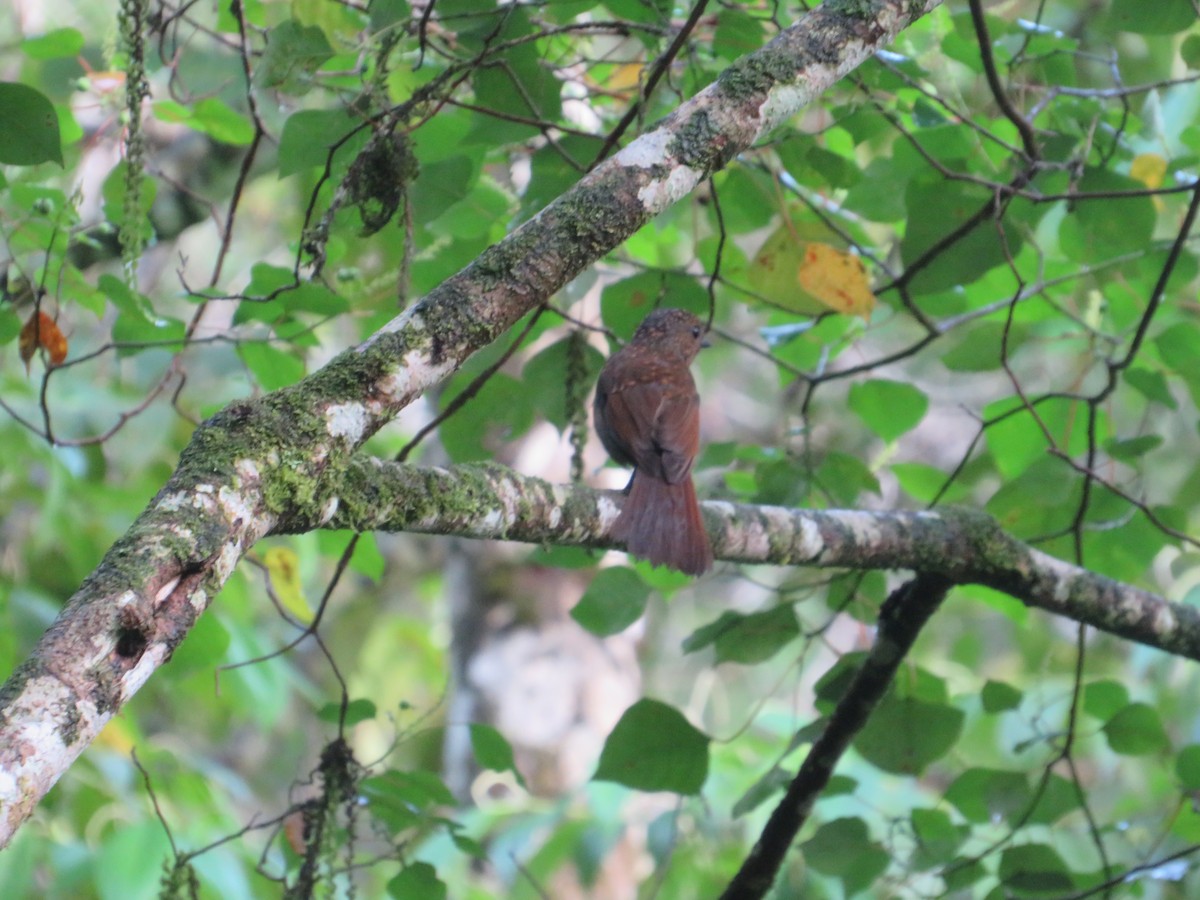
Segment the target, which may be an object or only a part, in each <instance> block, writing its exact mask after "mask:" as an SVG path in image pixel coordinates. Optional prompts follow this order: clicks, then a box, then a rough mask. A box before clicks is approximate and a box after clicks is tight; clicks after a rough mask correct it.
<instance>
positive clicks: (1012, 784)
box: [946, 768, 1032, 825]
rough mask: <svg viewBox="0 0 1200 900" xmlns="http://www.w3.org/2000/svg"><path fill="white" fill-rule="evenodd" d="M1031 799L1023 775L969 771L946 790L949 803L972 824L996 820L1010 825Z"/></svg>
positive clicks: (986, 770)
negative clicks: (998, 819)
mask: <svg viewBox="0 0 1200 900" xmlns="http://www.w3.org/2000/svg"><path fill="white" fill-rule="evenodd" d="M1031 799H1032V795H1031V793H1030V790H1029V783H1028V781H1026V776H1025V774H1024V773H1022V772H1005V771H1002V770H999V769H986V768H977V769H967V771H965V772H963V773H962V774H961V775H959V776H958V778H956V779H954V782H953V783H952V784H951V785H950V787H949V788H947V789H946V800H947V801H949V802H950V803H952V804H953V805H954V806H955V808H957V809H958V811H959V812H960V813H962V814H963V816H964V817H965V818H966V819H967V821H969V822H975V823H976V824H980V825H982V824H984V823H989V822H993V821H994V819H996V818H997V817H999V818H1003V819H1006V820H1009V821H1013V820H1015V818H1017V817H1019V816H1021V815H1022V814H1023V813H1024V812H1025V810H1026V809H1028V807H1029V803H1030V800H1031Z"/></svg>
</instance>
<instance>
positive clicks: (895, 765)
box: [854, 694, 966, 775]
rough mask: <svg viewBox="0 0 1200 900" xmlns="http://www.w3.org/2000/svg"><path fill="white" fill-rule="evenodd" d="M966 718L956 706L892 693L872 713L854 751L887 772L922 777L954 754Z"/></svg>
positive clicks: (855, 744) (855, 743)
mask: <svg viewBox="0 0 1200 900" xmlns="http://www.w3.org/2000/svg"><path fill="white" fill-rule="evenodd" d="M965 718H966V716H965V714H964V713H963V711H962V710H961V709H957V708H955V707H953V706H948V705H946V704H942V703H929V702H926V701H924V700H920V699H917V698H916V697H897V696H895V695H892V694H889V695H888V696H887V697H885V698H884V699H883V701H882V702H881V703H880V704H879V706H878V707H876V709H875V711H874V712H873V713H872V714H871V718H870V720H868V722H867V725H866V727H865V728H864V729H863V730H862V731H861V732H860V733H859V736H858V738H857V739H856V740H855V742H854V749H855V750H857V751H858V752H859V753H860V754H861V755H862V756H863V758H864V759H866V760H867V762H869V763H871V764H872V765H873V766H875V767H876V768H879V769H882V770H883V771H885V772H892V773H895V774H902V775H919V774H920V773H921V772H923V771H924V770H925V768H926V767H927V766H928V765H929V764H930V763H932V762H934V761H935V760H938V759H941V758H942V757H943V756H945V755H946V754H947V753H948V752H950V748H952V747H953V746H954V744H955V742H957V741H958V738H959V735H960V734H962V728H963V721H964V720H965ZM918 723H919V724H918Z"/></svg>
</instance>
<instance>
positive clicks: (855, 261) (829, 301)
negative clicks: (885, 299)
mask: <svg viewBox="0 0 1200 900" xmlns="http://www.w3.org/2000/svg"><path fill="white" fill-rule="evenodd" d="M797 280H798V281H799V282H800V287H802V288H803V289H804V290H805V291H807V292H808V293H810V294H812V295H813V296H814V297H816V298H817V299H818V300H820V301H821V302H822V303H824V304H825V305H826V306H828V307H829V308H830V309H832V310H834V311H835V312H840V313H847V314H850V315H858V316H862V317H863V318H867V317H868V316H870V314H871V310H872V309H874V308H875V295H874V294H872V293H871V286H870V282H868V281H867V270H866V268H865V267H864V266H863V263H862V260H861V259H859V258H858V257H857V256H855V255H854V254H853V253H847V252H846V251H845V250H839V249H838V248H837V247H831V246H829V245H828V244H809V245H808V246H807V247H806V248H805V250H804V262H802V263H801V264H800V271H799V273H798V274H797Z"/></svg>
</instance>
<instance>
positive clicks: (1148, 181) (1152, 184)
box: [1129, 153, 1167, 189]
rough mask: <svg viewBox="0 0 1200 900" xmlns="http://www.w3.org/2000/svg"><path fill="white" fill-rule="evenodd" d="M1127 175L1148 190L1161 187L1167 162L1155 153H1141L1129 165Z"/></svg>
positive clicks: (1165, 173)
mask: <svg viewBox="0 0 1200 900" xmlns="http://www.w3.org/2000/svg"><path fill="white" fill-rule="evenodd" d="M1129 175H1130V177H1131V178H1136V179H1137V180H1138V181H1140V182H1141V183H1142V184H1144V185H1145V186H1146V187H1148V188H1151V189H1154V188H1158V187H1162V183H1163V179H1164V178H1165V177H1166V175H1167V161H1166V160H1165V159H1163V158H1162V157H1161V156H1159V155H1158V154H1157V153H1141V154H1139V155H1137V156H1135V157H1134V158H1133V162H1132V163H1130V165H1129Z"/></svg>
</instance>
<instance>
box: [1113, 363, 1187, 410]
mask: <svg viewBox="0 0 1200 900" xmlns="http://www.w3.org/2000/svg"><path fill="white" fill-rule="evenodd" d="M1122 377H1123V378H1124V379H1125V381H1126V382H1127V383H1128V384H1129V386H1130V387H1132V388H1134V389H1135V390H1137V391H1138V392H1139V393H1141V394H1142V396H1144V397H1145V398H1146V399H1147V400H1149V401H1151V402H1152V403H1158V404H1159V405H1161V406H1165V407H1167V409H1178V408H1179V404H1178V403H1177V402H1176V400H1175V398H1174V397H1172V396H1171V389H1170V388H1169V387H1167V379H1166V378H1164V377H1163V374H1162V372H1156V371H1154V370H1152V369H1142V368H1138V367H1137V366H1134V367H1133V368H1130V369H1126V370H1125V374H1124V375H1123V376H1122Z"/></svg>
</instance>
